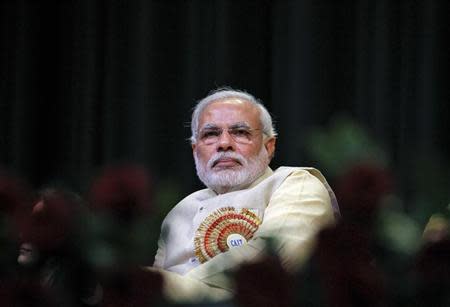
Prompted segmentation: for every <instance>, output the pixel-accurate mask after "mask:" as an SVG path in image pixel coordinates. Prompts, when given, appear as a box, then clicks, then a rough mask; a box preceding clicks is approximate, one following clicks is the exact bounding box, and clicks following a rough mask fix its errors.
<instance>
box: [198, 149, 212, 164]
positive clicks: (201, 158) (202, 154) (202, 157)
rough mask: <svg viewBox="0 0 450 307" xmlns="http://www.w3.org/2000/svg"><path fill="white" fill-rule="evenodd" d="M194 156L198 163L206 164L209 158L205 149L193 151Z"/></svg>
mask: <svg viewBox="0 0 450 307" xmlns="http://www.w3.org/2000/svg"><path fill="white" fill-rule="evenodd" d="M194 155H195V156H196V157H197V160H198V162H200V163H207V162H208V160H209V159H210V157H211V153H210V152H209V151H208V150H206V149H201V150H199V148H197V149H196V150H195V151H194Z"/></svg>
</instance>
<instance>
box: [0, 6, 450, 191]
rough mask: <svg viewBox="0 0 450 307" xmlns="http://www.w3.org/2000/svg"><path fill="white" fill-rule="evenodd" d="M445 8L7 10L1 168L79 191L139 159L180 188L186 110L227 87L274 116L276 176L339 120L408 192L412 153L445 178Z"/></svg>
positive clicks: (188, 169) (449, 64)
mask: <svg viewBox="0 0 450 307" xmlns="http://www.w3.org/2000/svg"><path fill="white" fill-rule="evenodd" d="M449 13H450V2H448V1H446V0H442V1H388V0H377V1H369V0H361V1H331V0H330V1H325V0H299V1H287V0H284V1H283V0H273V1H269V0H265V1H264V0H255V1H243V0H228V1H227V0H211V1H203V0H190V1H189V0H186V1H170V0H159V1H158V0H152V1H150V0H133V1H126V0H121V1H120V0H115V1H113V0H60V1H31V0H30V1H26V0H18V1H3V2H2V3H1V6H0V23H1V34H0V41H1V43H2V46H1V57H0V63H1V64H0V65H1V67H0V73H1V87H0V164H2V165H3V167H4V168H8V169H12V170H14V171H17V172H18V173H19V174H21V175H22V176H23V177H25V178H26V179H27V180H29V181H30V182H31V183H32V184H33V185H36V186H38V185H41V184H43V183H48V182H50V181H53V180H59V181H63V182H65V183H67V184H68V185H70V186H71V187H73V188H74V189H77V190H83V189H85V188H86V187H87V186H88V184H89V180H90V179H91V178H92V176H93V174H95V172H96V171H97V170H98V169H99V168H100V167H101V166H103V165H106V164H110V163H114V162H118V161H132V162H137V163H141V164H143V165H145V166H147V167H148V168H149V169H150V170H151V171H152V173H153V175H154V176H155V178H156V180H157V181H158V180H165V179H167V178H169V179H170V180H173V181H174V182H176V183H177V184H179V185H180V186H181V187H182V189H183V191H184V192H186V193H187V192H189V191H192V190H193V189H194V188H198V187H200V184H199V182H198V180H197V179H196V178H195V174H194V166H193V161H192V158H191V150H190V146H189V143H188V142H187V141H186V139H187V138H188V137H189V136H190V130H189V126H188V123H189V121H190V112H191V109H192V107H193V105H194V104H195V101H196V100H198V99H200V98H202V97H204V96H205V95H206V94H207V93H208V92H209V91H210V90H212V89H214V88H216V87H218V86H224V85H228V86H232V87H235V88H239V89H244V90H247V91H249V92H250V93H253V94H254V95H256V96H257V97H259V98H260V99H262V100H263V101H264V102H265V104H266V105H267V107H268V109H269V111H270V112H271V113H273V115H274V118H275V120H276V124H277V129H278V131H279V135H280V137H279V140H278V147H277V154H276V158H275V161H274V162H273V166H274V167H276V166H279V165H304V164H310V163H313V164H314V157H310V156H308V155H307V154H306V152H305V148H304V142H303V141H304V138H305V137H306V136H307V133H308V131H310V129H311V128H312V127H318V126H319V127H326V126H327V125H328V124H329V123H330V120H331V119H332V118H334V117H335V116H336V115H337V114H341V113H345V114H347V115H349V116H351V117H353V118H354V119H355V120H357V121H358V122H360V123H361V124H362V125H363V126H364V127H365V128H366V129H367V130H368V131H369V133H370V134H371V135H372V136H373V137H374V138H375V139H376V140H377V141H378V142H380V143H381V144H383V146H385V148H386V149H387V150H388V152H389V154H390V155H391V156H392V168H393V170H394V172H395V173H396V175H397V176H398V178H399V179H400V186H401V189H402V191H403V193H404V194H405V195H411V193H414V191H413V186H412V185H411V184H410V180H411V179H410V178H411V175H412V174H411V163H413V161H417V160H414V159H413V158H414V157H416V156H422V157H425V160H426V159H427V158H428V159H431V158H433V159H435V158H436V159H439V161H441V163H440V168H439V170H438V171H439V172H447V173H448V171H449V160H448V158H447V157H449V156H450V152H449V148H450V141H449V138H448V136H447V135H448V131H449V124H448V121H449V113H450V112H449V89H448V86H447V83H448V80H449V68H450V52H449V51H450V50H449V48H448V46H447V40H448V38H449V34H450V33H449V22H448V17H449ZM323 171H324V173H325V174H326V170H323Z"/></svg>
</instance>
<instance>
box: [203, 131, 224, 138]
mask: <svg viewBox="0 0 450 307" xmlns="http://www.w3.org/2000/svg"><path fill="white" fill-rule="evenodd" d="M219 135H220V131H219V130H206V131H203V132H202V133H201V135H200V137H201V138H202V139H207V138H212V137H217V136H219Z"/></svg>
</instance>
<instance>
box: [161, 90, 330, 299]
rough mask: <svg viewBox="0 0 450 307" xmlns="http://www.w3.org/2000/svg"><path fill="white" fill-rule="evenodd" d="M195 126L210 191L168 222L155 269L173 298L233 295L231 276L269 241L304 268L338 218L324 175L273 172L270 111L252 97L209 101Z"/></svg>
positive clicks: (218, 96)
mask: <svg viewBox="0 0 450 307" xmlns="http://www.w3.org/2000/svg"><path fill="white" fill-rule="evenodd" d="M191 129H192V137H191V142H192V151H193V155H194V160H195V166H196V170H197V175H198V177H199V178H200V180H201V181H202V182H203V183H204V184H205V186H206V187H207V189H204V190H200V191H197V192H195V193H193V194H191V195H189V196H187V197H186V198H185V199H183V200H182V201H181V202H179V203H178V204H177V205H176V206H175V207H174V208H173V209H172V210H171V212H170V213H169V214H168V215H167V217H166V218H165V220H164V222H163V224H162V228H161V237H160V241H159V248H158V252H157V254H156V257H155V263H154V267H157V268H160V269H162V272H163V274H164V275H165V277H166V280H167V284H166V291H167V292H166V293H167V294H168V295H169V296H171V295H174V296H177V295H179V294H180V292H183V291H186V292H185V294H183V295H182V296H184V297H182V298H181V299H186V297H189V295H190V294H192V295H193V296H196V297H197V298H198V297H214V296H215V295H216V297H226V294H227V293H232V291H233V288H232V284H231V283H230V281H229V279H228V275H226V274H224V273H226V272H228V271H232V270H233V269H235V268H237V267H238V266H239V264H241V263H243V262H246V261H252V260H255V259H258V257H260V256H261V255H263V254H264V252H265V250H266V248H267V245H268V244H269V243H270V245H271V248H272V249H273V250H274V251H275V252H276V253H277V254H278V255H279V257H280V259H281V262H282V264H283V266H284V267H285V268H286V269H287V270H289V271H293V270H296V269H297V268H299V266H301V264H302V263H303V262H304V261H305V259H306V258H307V257H308V256H309V254H310V253H311V250H312V246H313V244H314V236H315V234H316V233H317V232H318V231H319V230H320V229H321V228H323V227H324V226H326V225H329V224H332V223H333V222H334V220H335V215H338V208H337V203H336V200H335V197H334V194H333V192H332V191H331V189H330V188H329V186H328V184H327V183H326V181H325V179H324V178H323V176H322V175H321V174H320V172H319V171H317V170H315V169H311V168H296V167H281V168H279V169H277V170H276V171H275V172H273V171H272V170H271V169H270V168H269V163H270V160H271V158H272V157H273V155H274V152H275V143H276V132H275V129H274V128H273V125H272V119H271V117H270V115H269V113H268V112H267V110H266V108H265V107H264V106H263V105H262V104H261V103H260V102H259V101H258V100H256V99H255V98H254V97H253V96H252V95H250V94H248V93H245V92H241V91H236V90H232V89H222V90H218V91H216V92H214V93H212V94H211V95H209V96H207V97H206V98H204V99H203V100H201V101H200V102H199V103H198V104H197V106H196V108H195V110H194V112H193V115H192V123H191ZM167 272H172V273H167ZM173 273H176V274H173ZM181 276H182V277H181ZM185 280H189V282H185ZM189 285H191V286H189ZM179 287H182V288H183V290H182V291H180V290H179ZM190 287H191V288H190ZM215 291H216V292H215Z"/></svg>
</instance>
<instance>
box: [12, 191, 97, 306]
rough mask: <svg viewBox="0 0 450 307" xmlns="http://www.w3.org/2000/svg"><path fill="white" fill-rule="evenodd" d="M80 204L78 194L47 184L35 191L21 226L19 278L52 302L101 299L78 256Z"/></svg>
mask: <svg viewBox="0 0 450 307" xmlns="http://www.w3.org/2000/svg"><path fill="white" fill-rule="evenodd" d="M83 207H84V203H83V201H82V199H81V198H80V197H79V196H78V195H76V194H74V193H71V192H68V191H64V190H60V189H54V188H47V189H44V190H42V191H40V192H39V193H38V195H37V197H36V199H35V200H34V201H33V203H32V207H31V213H30V214H29V218H28V219H27V223H26V224H24V225H23V226H22V236H23V243H22V244H21V246H20V250H19V256H18V258H17V262H18V263H19V265H20V266H21V267H22V268H23V272H22V273H23V276H22V280H23V281H24V282H26V283H27V284H28V283H31V284H32V283H35V284H36V285H38V287H41V288H42V289H43V291H45V293H46V294H47V296H48V298H49V299H51V301H52V302H54V303H55V305H56V306H97V305H98V303H99V302H100V300H101V299H102V289H101V286H100V285H99V284H98V283H97V282H96V280H95V277H94V274H93V273H92V271H91V270H90V269H89V267H88V266H87V264H86V263H84V261H83V257H82V256H81V252H82V251H81V248H80V246H79V245H80V242H79V241H80V240H79V237H78V234H79V226H80V225H79V221H80V217H81V214H82V212H83Z"/></svg>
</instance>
